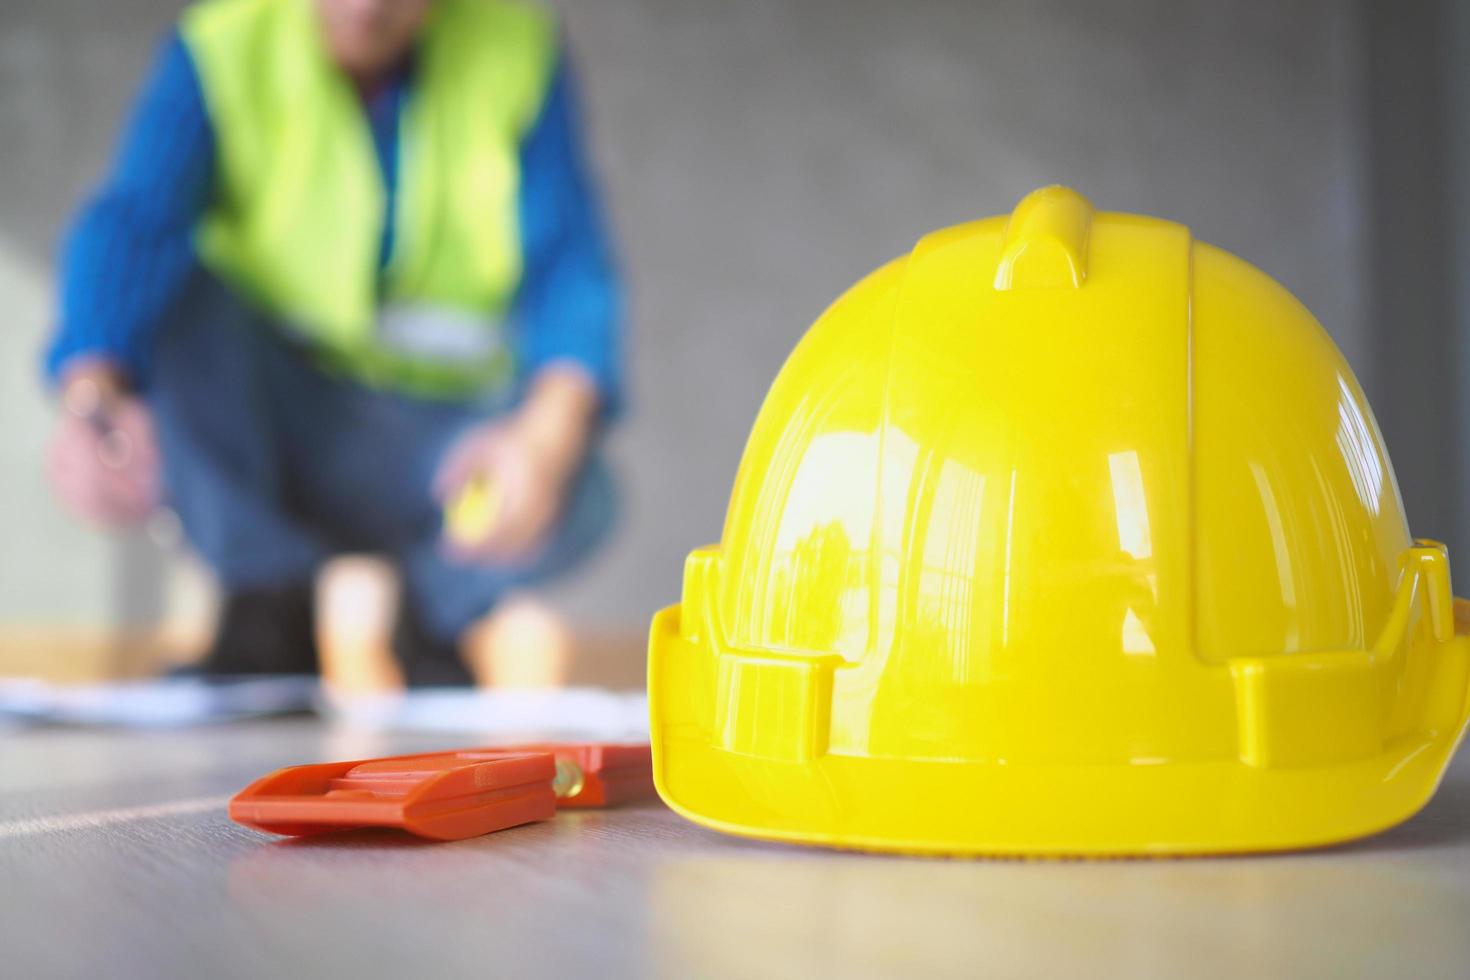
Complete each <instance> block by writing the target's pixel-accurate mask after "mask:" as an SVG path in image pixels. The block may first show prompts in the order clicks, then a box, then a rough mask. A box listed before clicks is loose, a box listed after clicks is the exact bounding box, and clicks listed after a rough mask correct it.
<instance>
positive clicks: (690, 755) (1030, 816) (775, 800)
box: [649, 606, 1470, 857]
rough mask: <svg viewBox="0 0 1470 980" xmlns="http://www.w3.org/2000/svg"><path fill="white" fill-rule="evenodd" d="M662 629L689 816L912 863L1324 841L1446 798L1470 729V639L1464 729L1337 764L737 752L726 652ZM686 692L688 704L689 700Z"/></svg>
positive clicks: (1452, 644)
mask: <svg viewBox="0 0 1470 980" xmlns="http://www.w3.org/2000/svg"><path fill="white" fill-rule="evenodd" d="M679 622H680V614H679V607H678V606H673V607H669V608H668V609H665V610H663V611H662V612H661V613H659V615H658V616H657V617H655V619H654V623H653V628H652V633H651V637H650V644H649V710H650V713H651V728H652V742H653V759H654V783H655V786H656V787H657V789H658V792H659V795H660V796H661V797H662V798H663V800H664V802H666V803H667V804H668V805H669V806H670V807H672V808H673V809H674V810H675V811H677V812H678V813H680V814H681V815H682V816H684V817H686V818H688V819H689V820H692V821H694V822H695V823H698V824H701V825H703V826H705V827H709V828H711V829H714V830H719V831H723V832H726V833H732V834H738V835H741V836H746V837H754V838H760V839H766V840H776V841H786V842H792V843H802V844H815V845H823V846H830V847H837V848H848V849H855V850H872V851H894V852H901V853H912V854H944V855H977V856H981V855H992V856H1054V857H1066V856H1095V857H1105V856H1147V855H1158V856H1165V855H1187V854H1231V853H1246V852H1263V851H1280V850H1295V849H1302V848H1313V847H1323V846H1329V845H1332V844H1338V843H1342V842H1345V841H1349V840H1353V839H1357V838H1360V837H1365V836H1368V835H1371V834H1374V833H1377V832H1379V831H1382V830H1386V829H1388V828H1389V827H1392V826H1394V825H1396V824H1399V823H1401V822H1403V821H1404V820H1407V819H1408V818H1409V817H1411V816H1413V815H1414V814H1415V813H1416V812H1418V810H1420V809H1421V808H1422V807H1423V806H1424V805H1425V804H1426V803H1427V802H1428V801H1429V799H1430V798H1431V797H1432V796H1433V795H1434V792H1435V790H1436V788H1437V787H1438V785H1439V782H1440V780H1441V778H1442V777H1443V774H1444V770H1445V768H1446V767H1447V765H1448V762H1449V759H1450V757H1451V756H1452V755H1453V753H1454V750H1455V748H1456V746H1457V745H1458V743H1459V741H1460V740H1461V738H1462V737H1463V735H1464V732H1465V729H1466V722H1467V720H1470V633H1467V632H1465V631H1464V629H1463V627H1462V631H1461V632H1459V633H1457V635H1456V636H1455V637H1454V638H1453V639H1452V640H1451V641H1449V642H1448V643H1445V644H1441V645H1439V648H1438V656H1439V658H1441V660H1440V662H1441V665H1442V666H1443V667H1445V668H1447V671H1448V672H1447V673H1444V674H1441V675H1440V692H1441V693H1442V694H1443V695H1444V696H1446V697H1448V698H1451V699H1453V700H1454V704H1455V719H1456V720H1455V722H1454V724H1452V725H1442V726H1439V727H1437V728H1434V729H1431V730H1421V731H1416V732H1413V733H1410V734H1408V735H1404V736H1400V737H1397V738H1394V739H1391V740H1389V741H1388V742H1386V743H1385V744H1384V746H1383V750H1382V751H1381V752H1378V753H1375V754H1372V755H1369V756H1366V757H1363V758H1358V759H1354V760H1352V761H1350V762H1345V763H1341V764H1335V765H1311V766H1269V765H1267V766H1263V765H1252V764H1249V763H1247V762H1244V761H1241V760H1240V759H1236V758H1232V759H1218V760H1209V761H1199V762H1192V761H1186V762H1181V761H1160V762H1157V763H1155V764H1147V765H1144V764H1132V765H1130V764H1120V765H1084V766H1066V765H1017V764H1010V765H1003V764H997V763H979V762H973V761H943V760H928V759H893V758H876V757H860V756H851V755H838V754H827V753H822V754H817V755H815V756H813V757H811V758H806V759H802V760H799V761H795V760H791V759H773V758H769V757H762V756H761V755H758V754H747V753H742V752H732V751H729V750H727V749H725V748H723V747H721V746H719V745H717V744H716V740H715V739H714V738H712V737H711V733H713V732H714V731H715V725H716V718H715V712H714V710H713V698H712V697H701V696H698V695H697V694H696V696H692V697H691V696H689V695H690V692H699V691H701V690H709V689H710V688H712V687H713V684H712V681H713V678H714V676H715V673H716V671H717V670H718V666H717V663H716V661H717V660H718V658H719V655H718V654H717V653H716V652H715V651H713V650H711V649H709V648H708V647H707V646H705V645H704V644H702V643H699V642H696V641H695V640H691V639H690V638H687V637H685V636H683V635H681V632H680V629H679ZM680 692H682V696H680Z"/></svg>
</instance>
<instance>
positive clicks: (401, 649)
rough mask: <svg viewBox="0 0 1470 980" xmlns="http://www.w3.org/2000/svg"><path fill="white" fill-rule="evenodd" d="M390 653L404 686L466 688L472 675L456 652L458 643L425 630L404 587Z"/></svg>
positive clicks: (472, 682) (472, 677) (470, 683)
mask: <svg viewBox="0 0 1470 980" xmlns="http://www.w3.org/2000/svg"><path fill="white" fill-rule="evenodd" d="M393 656H394V657H396V658H397V660H398V666H399V668H400V669H401V670H402V671H403V683H404V686H406V687H466V686H473V685H474V683H475V678H474V676H473V675H471V674H470V669H469V668H468V667H466V666H465V663H464V660H463V659H462V658H461V657H460V655H459V644H457V643H455V642H454V641H452V640H449V641H446V640H441V639H439V638H438V637H436V636H434V635H433V634H432V633H430V632H429V630H428V628H427V627H426V626H424V622H423V620H422V619H421V618H419V614H418V611H417V610H416V609H415V608H414V605H413V600H412V599H411V598H410V597H409V595H408V592H407V590H404V591H403V592H402V593H400V597H399V602H398V622H397V624H396V625H395V626H394V627H393Z"/></svg>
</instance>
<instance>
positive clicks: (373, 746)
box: [0, 721, 1470, 978]
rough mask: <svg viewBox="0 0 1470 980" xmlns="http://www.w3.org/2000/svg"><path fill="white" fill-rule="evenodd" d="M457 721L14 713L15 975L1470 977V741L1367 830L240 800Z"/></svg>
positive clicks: (2, 868) (7, 928)
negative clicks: (466, 828)
mask: <svg viewBox="0 0 1470 980" xmlns="http://www.w3.org/2000/svg"><path fill="white" fill-rule="evenodd" d="M457 741H458V742H462V741H463V740H454V739H449V740H446V739H444V738H440V737H435V738H429V737H423V736H419V737H392V738H386V737H383V736H367V735H361V734H357V735H354V734H348V733H341V732H336V733H334V732H332V731H329V730H328V729H326V728H325V727H324V726H323V725H322V724H321V723H319V722H314V721H287V722H273V723H257V724H252V725H241V726H235V727H228V728H220V729H215V730H207V731H203V732H191V733H183V734H179V733H175V734H116V733H104V732H85V731H65V730H59V729H46V730H29V731H22V732H10V733H4V734H0V957H3V959H0V974H3V975H5V976H10V977H43V976H69V977H72V976H109V977H149V978H153V977H199V976H210V977H224V976H240V977H261V976H276V977H292V976H304V975H308V974H309V975H313V976H318V975H319V976H355V977H361V976H390V975H396V976H424V977H438V976H474V977H489V976H504V977H526V976H583V977H588V976H598V977H602V976H608V977H624V976H627V977H632V976H664V977H681V978H682V977H725V976H729V977H755V976H762V977H763V976H781V977H802V976H812V977H817V976H821V977H831V976H877V977H900V976H902V977H913V976H923V975H955V976H959V975H970V976H973V975H980V974H985V975H992V976H1006V975H1017V974H1022V975H1029V976H1058V975H1075V976H1130V977H1150V976H1184V975H1189V976H1195V977H1210V976H1220V977H1227V976H1228V977H1242V976H1249V977H1260V976H1333V977H1344V976H1376V977H1384V976H1414V977H1464V976H1470V764H1467V762H1470V760H1467V759H1466V758H1462V759H1461V761H1460V764H1459V765H1458V766H1457V767H1456V768H1455V770H1454V771H1452V773H1451V775H1450V778H1449V779H1448V780H1447V782H1446V784H1445V786H1444V787H1443V788H1442V790H1441V791H1440V794H1439V796H1438V797H1437V798H1436V799H1435V801H1434V802H1433V803H1432V804H1431V805H1430V807H1429V808H1428V809H1427V810H1426V811H1425V812H1424V813H1422V814H1421V815H1420V816H1419V817H1417V818H1416V819H1415V820H1413V821H1412V822H1411V823H1409V824H1407V825H1405V826H1403V827H1401V828H1399V829H1398V830H1396V831H1393V832H1391V833H1389V834H1386V835H1383V836H1381V837H1379V838H1377V839H1375V840H1372V841H1369V842H1365V843H1361V844H1358V845H1354V846H1350V847H1345V848H1339V849H1335V850H1330V851H1324V852H1318V853H1311V854H1303V855H1295V856H1285V857H1270V858H1251V859H1214V860H1204V861H1162V862H1153V861H1136V862H1101V863H1088V862H1074V863H1055V862H1040V863H1028V862H987V861H979V862H968V861H944V860H919V859H902V858H884V857H874V856H862V855H851V854H837V853H828V852H822V851H816V850H803V849H797V848H789V847H782V846H777V845H765V844H759V843H754V842H747V841H741V840H736V839H733V838H729V837H723V836H720V835H717V834H714V833H711V832H707V831H704V830H701V829H699V828H697V827H694V826H692V825H690V824H687V823H685V822H683V821H682V820H680V819H679V818H677V817H675V816H674V815H673V814H672V813H670V812H669V811H667V810H664V809H663V808H662V807H660V806H658V805H645V806H640V807H636V808H633V809H626V810H614V811H607V812H584V813H580V814H576V813H569V814H563V815H562V816H559V817H558V818H557V820H556V821H555V822H552V823H547V824H541V825H536V826H531V827H525V828H521V829H517V830H512V831H506V832H502V833H499V834H493V835H490V836H487V837H483V838H479V839H476V840H469V841H463V842H459V843H454V844H430V843H420V842H416V841H414V840H412V839H408V838H404V837H400V836H395V835H392V834H388V833H356V834H349V835H342V836H337V837H334V838H325V839H318V840H315V841H306V842H283V841H277V840H272V839H268V838H266V837H263V836H261V835H258V834H255V833H252V832H250V831H247V830H244V829H242V828H239V827H236V826H234V825H233V824H231V823H230V822H229V821H228V820H227V819H226V817H225V812H224V803H225V800H226V798H227V797H228V796H229V795H230V794H231V793H233V792H234V791H235V790H237V789H239V788H240V787H241V786H243V785H244V784H245V783H247V782H248V781H250V780H251V779H252V778H254V777H256V776H259V775H261V774H263V773H265V772H267V771H269V770H271V769H274V768H276V767H278V766H281V765H285V764H289V763H296V762H310V761H321V760H326V759H333V758H353V757H361V756H372V755H379V754H386V753H389V752H406V751H418V750H426V749H431V748H440V747H447V746H449V745H453V744H457Z"/></svg>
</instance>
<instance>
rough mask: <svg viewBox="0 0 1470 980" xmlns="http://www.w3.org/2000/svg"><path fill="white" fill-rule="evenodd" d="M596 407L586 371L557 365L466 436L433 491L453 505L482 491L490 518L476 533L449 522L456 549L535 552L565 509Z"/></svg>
mask: <svg viewBox="0 0 1470 980" xmlns="http://www.w3.org/2000/svg"><path fill="white" fill-rule="evenodd" d="M596 411H597V390H596V387H595V386H594V384H593V382H592V379H591V378H589V377H588V376H587V374H586V372H585V371H583V370H582V369H581V368H578V367H576V366H573V365H552V366H550V367H548V368H546V369H544V370H543V371H542V372H541V373H540V374H539V375H538V376H537V377H536V379H535V381H534V382H533V383H532V385H531V388H530V391H529V393H528V395H527V397H526V400H525V402H524V403H523V405H522V406H521V407H520V409H518V410H517V411H516V412H514V413H513V414H511V415H510V416H509V417H507V418H504V419H496V420H494V421H491V422H487V423H485V424H484V425H481V426H479V427H477V428H474V429H471V430H470V431H469V432H468V433H466V434H465V435H464V436H463V437H461V439H460V440H459V442H458V443H456V444H455V445H454V446H453V447H451V449H450V451H449V453H448V454H447V455H446V456H445V458H444V461H443V462H442V463H441V464H440V466H439V471H438V473H437V474H436V475H435V477H434V494H435V496H436V498H437V499H438V500H439V502H440V504H441V505H443V506H444V507H445V508H446V509H449V510H452V509H453V508H454V507H455V506H456V503H457V502H458V501H460V500H461V499H462V498H461V495H462V494H464V493H465V492H466V491H467V490H469V491H471V492H477V493H480V494H483V495H484V499H485V501H486V502H485V503H484V504H483V505H482V508H483V509H484V511H485V514H484V516H485V520H483V521H482V522H480V526H478V527H473V528H472V530H471V531H470V532H469V533H470V534H472V535H473V536H472V537H466V536H465V534H466V531H465V529H464V528H459V529H457V533H453V534H451V533H449V531H450V530H451V529H450V528H449V527H446V534H445V537H444V546H445V550H446V551H447V552H448V553H449V555H450V556H451V557H453V558H455V559H456V560H459V561H465V562H473V561H484V562H522V561H526V560H529V559H531V558H533V557H535V555H536V553H537V551H538V550H539V549H540V548H541V547H542V546H543V545H544V544H545V543H546V539H547V538H548V537H549V535H550V533H551V530H552V528H553V527H554V525H555V523H556V519H557V517H558V516H560V514H561V510H562V505H563V504H564V503H565V498H566V493H567V487H568V484H569V482H570V480H571V478H572V476H573V475H574V474H575V473H576V472H577V469H578V467H579V466H580V465H581V462H582V456H583V454H584V453H585V452H586V450H587V442H588V438H589V436H590V433H591V429H592V424H593V419H594V417H595V415H596Z"/></svg>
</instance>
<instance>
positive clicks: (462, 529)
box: [444, 477, 502, 547]
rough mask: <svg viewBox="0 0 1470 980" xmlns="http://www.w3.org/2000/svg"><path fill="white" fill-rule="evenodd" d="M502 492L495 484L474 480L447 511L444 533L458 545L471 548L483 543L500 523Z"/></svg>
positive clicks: (465, 486)
mask: <svg viewBox="0 0 1470 980" xmlns="http://www.w3.org/2000/svg"><path fill="white" fill-rule="evenodd" d="M501 498H502V493H501V490H500V487H499V485H498V484H496V483H492V482H491V481H489V480H487V479H485V478H484V477H474V478H473V479H471V480H470V481H469V482H467V483H466V484H465V485H464V487H463V488H461V489H460V491H459V493H457V494H456V495H455V497H454V499H453V500H451V501H450V502H449V505H448V506H447V507H445V508H444V530H445V533H446V534H447V535H448V536H449V540H450V541H452V542H454V543H455V544H457V545H461V546H465V547H468V546H471V545H474V544H477V543H479V542H480V541H482V540H484V539H485V537H486V536H488V535H489V534H490V532H491V531H493V530H494V529H495V525H496V523H497V522H498V521H499V520H500V505H501Z"/></svg>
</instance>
